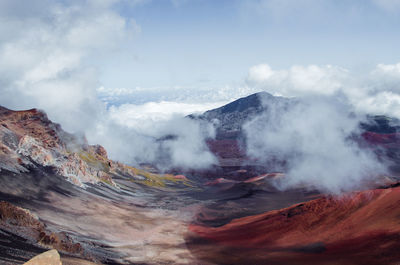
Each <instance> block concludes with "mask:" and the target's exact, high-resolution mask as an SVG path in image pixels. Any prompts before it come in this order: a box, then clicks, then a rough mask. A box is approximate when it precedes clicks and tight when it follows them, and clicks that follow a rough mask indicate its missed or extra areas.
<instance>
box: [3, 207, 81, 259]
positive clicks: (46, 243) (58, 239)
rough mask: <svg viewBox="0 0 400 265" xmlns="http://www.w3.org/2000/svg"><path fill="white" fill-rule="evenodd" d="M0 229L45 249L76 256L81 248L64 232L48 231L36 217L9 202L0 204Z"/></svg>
mask: <svg viewBox="0 0 400 265" xmlns="http://www.w3.org/2000/svg"><path fill="white" fill-rule="evenodd" d="M0 228H2V229H4V230H6V231H10V232H12V233H15V234H17V235H19V236H23V237H24V238H26V239H28V240H31V241H33V242H34V243H37V244H39V245H41V246H43V247H45V248H48V247H50V248H55V249H57V250H59V251H63V252H67V253H72V254H77V253H82V252H83V248H82V246H81V245H80V244H79V243H75V242H74V241H73V240H72V239H71V238H70V237H69V236H68V235H67V234H66V233H64V232H52V231H49V230H48V229H47V228H46V226H45V225H44V224H43V223H42V222H41V221H40V220H39V218H38V217H37V216H35V215H34V214H32V213H31V212H30V211H28V210H26V209H23V208H21V207H18V206H15V205H13V204H11V203H9V202H5V201H1V202H0Z"/></svg>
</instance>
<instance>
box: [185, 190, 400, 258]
mask: <svg viewBox="0 0 400 265" xmlns="http://www.w3.org/2000/svg"><path fill="white" fill-rule="evenodd" d="M399 203H400V188H399V187H393V188H386V189H376V190H370V191H362V192H356V193H353V194H347V195H344V196H342V197H329V196H328V197H322V198H319V199H316V200H312V201H309V202H305V203H300V204H296V205H293V206H291V207H288V208H285V209H281V210H275V211H270V212H266V213H263V214H260V215H255V216H248V217H243V218H239V219H235V220H233V221H231V222H230V223H228V224H226V225H223V226H220V227H207V226H200V225H192V226H191V227H190V230H191V231H192V234H191V236H190V239H189V240H188V241H189V242H191V243H189V245H190V246H191V248H192V250H193V252H194V253H197V255H199V257H202V258H203V259H205V260H207V261H209V262H213V263H217V264H242V261H243V259H246V260H247V261H248V262H249V264H398V262H399V260H400V254H399V252H398V251H397V250H398V248H399V247H400V241H399V239H400V238H399V234H400V226H399V223H400V207H398V205H399ZM211 245H212V247H210V246H211ZM231 253H236V254H235V255H231Z"/></svg>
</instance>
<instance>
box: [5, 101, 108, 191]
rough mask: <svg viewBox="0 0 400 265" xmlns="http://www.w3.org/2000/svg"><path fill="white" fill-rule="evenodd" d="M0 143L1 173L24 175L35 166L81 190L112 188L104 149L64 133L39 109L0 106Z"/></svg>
mask: <svg viewBox="0 0 400 265" xmlns="http://www.w3.org/2000/svg"><path fill="white" fill-rule="evenodd" d="M0 140H1V141H0V170H1V168H3V169H7V170H9V171H13V172H15V173H19V172H27V171H28V169H29V167H34V166H35V164H36V165H41V166H45V167H52V168H53V169H54V170H55V172H56V173H58V174H60V175H62V176H64V177H66V178H67V179H68V180H69V181H70V182H72V183H74V184H76V185H78V186H81V187H84V185H85V183H98V182H100V181H103V182H106V183H108V184H112V185H114V183H113V180H112V178H111V176H110V175H109V172H110V166H111V163H112V162H111V161H110V160H109V159H108V158H107V153H106V151H105V150H104V148H102V147H101V146H90V145H88V143H87V141H86V140H85V139H84V138H83V137H81V138H79V137H77V136H75V135H72V134H69V133H67V132H65V131H63V130H62V129H61V127H60V126H59V125H58V124H55V123H53V122H51V121H50V120H49V119H48V118H47V115H46V114H45V113H43V112H41V111H39V110H36V109H32V110H27V111H11V110H8V109H6V108H3V107H0Z"/></svg>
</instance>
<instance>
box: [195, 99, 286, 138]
mask: <svg viewBox="0 0 400 265" xmlns="http://www.w3.org/2000/svg"><path fill="white" fill-rule="evenodd" d="M277 101H279V102H281V103H284V104H289V103H290V102H291V101H292V99H289V98H284V97H276V96H273V95H271V94H270V93H267V92H258V93H255V94H251V95H249V96H247V97H243V98H239V99H237V100H235V101H233V102H231V103H228V104H226V105H224V106H222V107H220V108H216V109H212V110H208V111H206V112H204V113H203V114H201V115H198V116H194V115H191V117H195V118H198V119H201V120H207V121H209V122H211V123H213V124H214V125H215V126H216V129H217V137H216V138H217V139H232V138H238V137H239V136H241V134H242V128H243V125H244V124H245V123H246V122H247V121H249V120H250V119H252V118H254V117H256V116H257V115H259V114H261V113H262V112H264V111H265V110H266V109H268V105H269V103H271V104H272V103H275V102H277Z"/></svg>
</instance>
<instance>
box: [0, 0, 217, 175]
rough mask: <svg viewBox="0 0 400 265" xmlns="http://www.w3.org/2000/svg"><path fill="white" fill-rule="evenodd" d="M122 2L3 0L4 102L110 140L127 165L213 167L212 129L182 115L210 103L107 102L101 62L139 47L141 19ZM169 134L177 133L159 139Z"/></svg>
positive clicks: (0, 60)
mask: <svg viewBox="0 0 400 265" xmlns="http://www.w3.org/2000/svg"><path fill="white" fill-rule="evenodd" d="M120 2H122V1H118V0H107V1H97V0H96V1H92V0H87V1H28V2H27V1H22V0H5V1H1V3H0V7H1V8H0V92H1V97H0V104H1V105H3V106H6V107H8V108H12V109H27V108H39V109H43V110H45V111H46V112H47V113H48V116H49V118H50V119H52V120H53V121H55V122H58V123H61V124H62V126H63V128H64V129H65V130H67V131H70V132H84V133H85V134H86V136H87V138H88V140H89V142H90V143H100V144H102V145H104V146H105V147H106V149H107V150H108V151H109V154H110V157H111V158H113V159H118V160H120V161H123V162H127V163H130V164H139V163H142V162H148V163H155V164H157V165H159V166H161V167H163V168H166V167H171V166H172V167H192V168H200V167H205V166H208V165H209V164H210V163H213V162H214V157H213V156H212V155H211V154H210V153H209V151H208V149H207V148H206V146H205V144H204V139H205V138H207V137H212V136H213V132H212V130H211V129H210V130H204V129H202V128H203V127H202V128H200V126H199V125H197V124H194V123H193V121H191V120H189V119H182V118H179V117H175V115H177V114H180V116H183V115H184V114H185V113H188V111H190V112H191V111H199V110H203V109H204V106H203V108H202V106H200V105H196V104H178V103H168V102H161V103H159V104H156V103H148V104H147V105H146V104H145V105H140V106H138V105H130V106H129V105H124V106H120V107H111V108H107V105H106V104H105V103H104V101H102V100H101V99H100V97H99V89H98V88H99V87H100V83H99V75H100V73H99V72H98V69H97V68H96V63H98V62H99V61H101V60H105V59H107V56H110V55H112V54H113V52H114V51H115V50H117V49H119V48H121V47H126V45H133V43H134V42H133V37H134V36H135V34H138V33H139V32H140V26H138V25H137V24H136V22H135V20H133V19H130V18H127V17H123V16H121V15H120V14H119V13H118V12H117V11H116V9H115V8H114V7H115V5H116V4H119V3H120ZM140 2H143V1H133V2H132V3H131V4H133V5H134V4H137V3H140ZM26 5H27V6H28V7H27V6H26ZM100 90H101V89H100ZM100 92H101V91H100ZM174 109H177V110H174ZM149 118H150V119H149ZM205 128H207V126H206V127H205ZM169 134H171V135H172V134H173V135H174V138H173V139H169V140H165V141H160V140H159V138H162V137H164V136H165V135H169ZM159 161H161V163H159Z"/></svg>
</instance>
